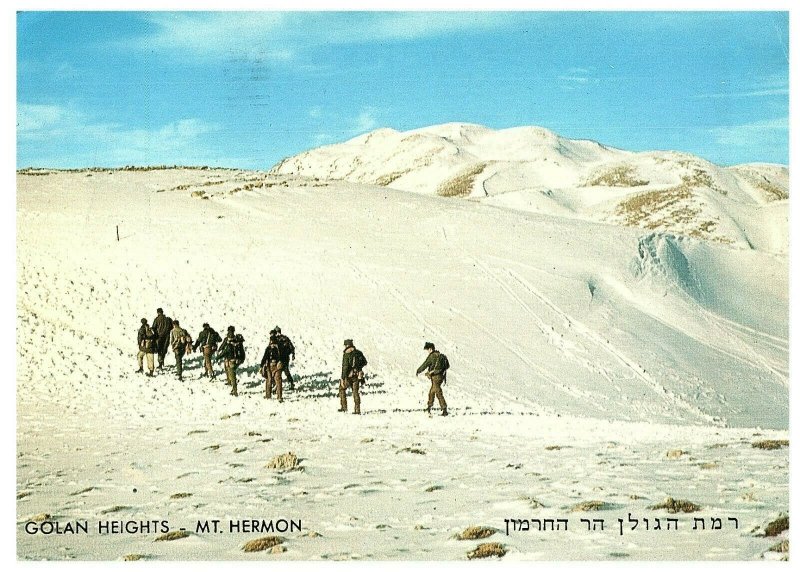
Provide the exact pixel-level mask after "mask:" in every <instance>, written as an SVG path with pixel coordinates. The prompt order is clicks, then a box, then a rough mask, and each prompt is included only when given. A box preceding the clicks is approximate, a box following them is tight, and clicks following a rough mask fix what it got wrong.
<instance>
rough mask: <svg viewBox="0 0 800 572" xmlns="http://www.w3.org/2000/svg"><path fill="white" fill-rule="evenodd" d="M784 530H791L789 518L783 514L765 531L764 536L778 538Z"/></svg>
mask: <svg viewBox="0 0 800 572" xmlns="http://www.w3.org/2000/svg"><path fill="white" fill-rule="evenodd" d="M784 530H789V516H788V515H786V514H782V515H781V516H779V517H778V518H776V519H775V520H773V521H772V522H770V523H769V524H768V525H767V527H766V528H765V529H764V536H778V535H779V534H780V533H781V532H783V531H784Z"/></svg>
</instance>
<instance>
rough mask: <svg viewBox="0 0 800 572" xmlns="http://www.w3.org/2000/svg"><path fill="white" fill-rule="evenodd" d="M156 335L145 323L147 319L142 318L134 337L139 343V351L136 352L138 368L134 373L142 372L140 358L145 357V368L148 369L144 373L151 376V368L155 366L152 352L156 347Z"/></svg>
mask: <svg viewBox="0 0 800 572" xmlns="http://www.w3.org/2000/svg"><path fill="white" fill-rule="evenodd" d="M156 337H157V336H156V333H155V332H154V331H153V328H151V327H150V326H148V325H147V319H146V318H142V326H141V327H140V328H139V333H138V335H137V338H136V339H137V343H138V345H139V353H137V354H136V359H137V361H138V362H139V369H137V370H136V373H142V372H143V371H144V367H143V366H144V364H143V363H142V359H143V358H144V357H147V369H148V370H150V371H148V372H147V373H146V374H145V375H146V376H147V377H153V369H154V368H155V364H154V363H153V362H154V360H153V352H155V349H156Z"/></svg>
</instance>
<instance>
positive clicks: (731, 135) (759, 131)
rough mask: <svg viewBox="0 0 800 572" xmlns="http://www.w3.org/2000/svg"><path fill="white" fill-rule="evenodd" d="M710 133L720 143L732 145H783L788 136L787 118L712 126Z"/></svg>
mask: <svg viewBox="0 0 800 572" xmlns="http://www.w3.org/2000/svg"><path fill="white" fill-rule="evenodd" d="M711 134H712V135H713V136H714V138H715V139H716V141H717V143H719V144H720V145H729V146H733V147H759V146H762V147H767V146H768V147H775V146H777V145H782V146H784V147H785V145H786V143H787V141H788V139H787V138H788V136H789V118H788V117H780V118H777V119H769V120H766V121H756V122H753V123H747V124H744V125H728V126H720V127H714V128H713V129H711Z"/></svg>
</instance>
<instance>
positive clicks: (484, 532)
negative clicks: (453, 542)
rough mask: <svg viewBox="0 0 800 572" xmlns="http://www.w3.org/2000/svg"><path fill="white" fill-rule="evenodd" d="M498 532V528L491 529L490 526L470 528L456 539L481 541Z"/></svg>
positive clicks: (457, 535)
mask: <svg viewBox="0 0 800 572" xmlns="http://www.w3.org/2000/svg"><path fill="white" fill-rule="evenodd" d="M495 532H497V529H496V528H491V527H488V526H470V527H469V528H466V529H464V531H463V532H460V533H459V534H456V539H458V540H480V539H482V538H488V537H490V536H491V535H493V534H494V533H495Z"/></svg>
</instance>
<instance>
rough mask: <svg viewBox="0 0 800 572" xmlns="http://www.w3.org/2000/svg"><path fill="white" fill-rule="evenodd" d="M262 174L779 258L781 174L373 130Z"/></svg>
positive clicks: (552, 144) (517, 132)
mask: <svg viewBox="0 0 800 572" xmlns="http://www.w3.org/2000/svg"><path fill="white" fill-rule="evenodd" d="M271 172H272V173H275V174H293V175H302V176H307V177H317V178H320V179H330V178H333V179H341V180H345V181H351V182H359V183H368V184H374V185H378V186H385V187H392V188H397V189H402V190H408V191H414V192H420V193H426V194H439V195H442V196H452V197H469V198H471V199H476V200H481V201H485V202H487V203H489V204H494V205H498V206H505V207H510V208H513V209H518V210H526V211H532V212H538V213H543V214H553V215H559V216H568V217H574V218H580V219H584V220H592V221H597V222H608V223H611V224H620V225H626V226H635V227H640V228H645V229H648V230H658V231H666V232H675V233H680V234H683V235H686V236H692V237H695V238H704V239H709V240H713V241H717V242H721V243H726V244H731V245H734V246H737V247H741V248H753V249H757V250H764V251H768V252H778V253H786V251H787V248H788V239H787V235H788V233H787V230H786V229H787V225H788V201H787V200H786V199H788V189H789V181H788V170H787V169H786V168H785V167H782V166H778V165H763V164H752V165H740V166H736V167H731V168H723V167H718V166H716V165H714V164H712V163H709V162H708V161H705V160H703V159H700V158H699V157H695V156H692V155H689V154H686V153H677V152H656V151H654V152H646V153H632V152H628V151H622V150H619V149H613V148H609V147H606V146H604V145H601V144H599V143H596V142H594V141H584V140H571V139H567V138H564V137H561V136H559V135H557V134H555V133H553V132H552V131H549V130H547V129H543V128H540V127H516V128H512V129H503V130H499V131H495V130H491V129H488V128H486V127H483V126H480V125H471V124H461V123H452V124H445V125H436V126H432V127H426V128H423V129H416V130H413V131H407V132H398V131H395V130H392V129H379V130H377V131H374V132H372V133H368V134H366V135H361V136H359V137H356V138H354V139H352V140H350V141H347V142H345V143H339V144H335V145H328V146H325V147H320V148H318V149H312V150H310V151H307V152H305V153H301V154H300V155H296V156H294V157H289V158H287V159H285V160H283V161H281V162H280V163H279V164H278V165H276V166H275V167H273V169H272V170H271Z"/></svg>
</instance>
